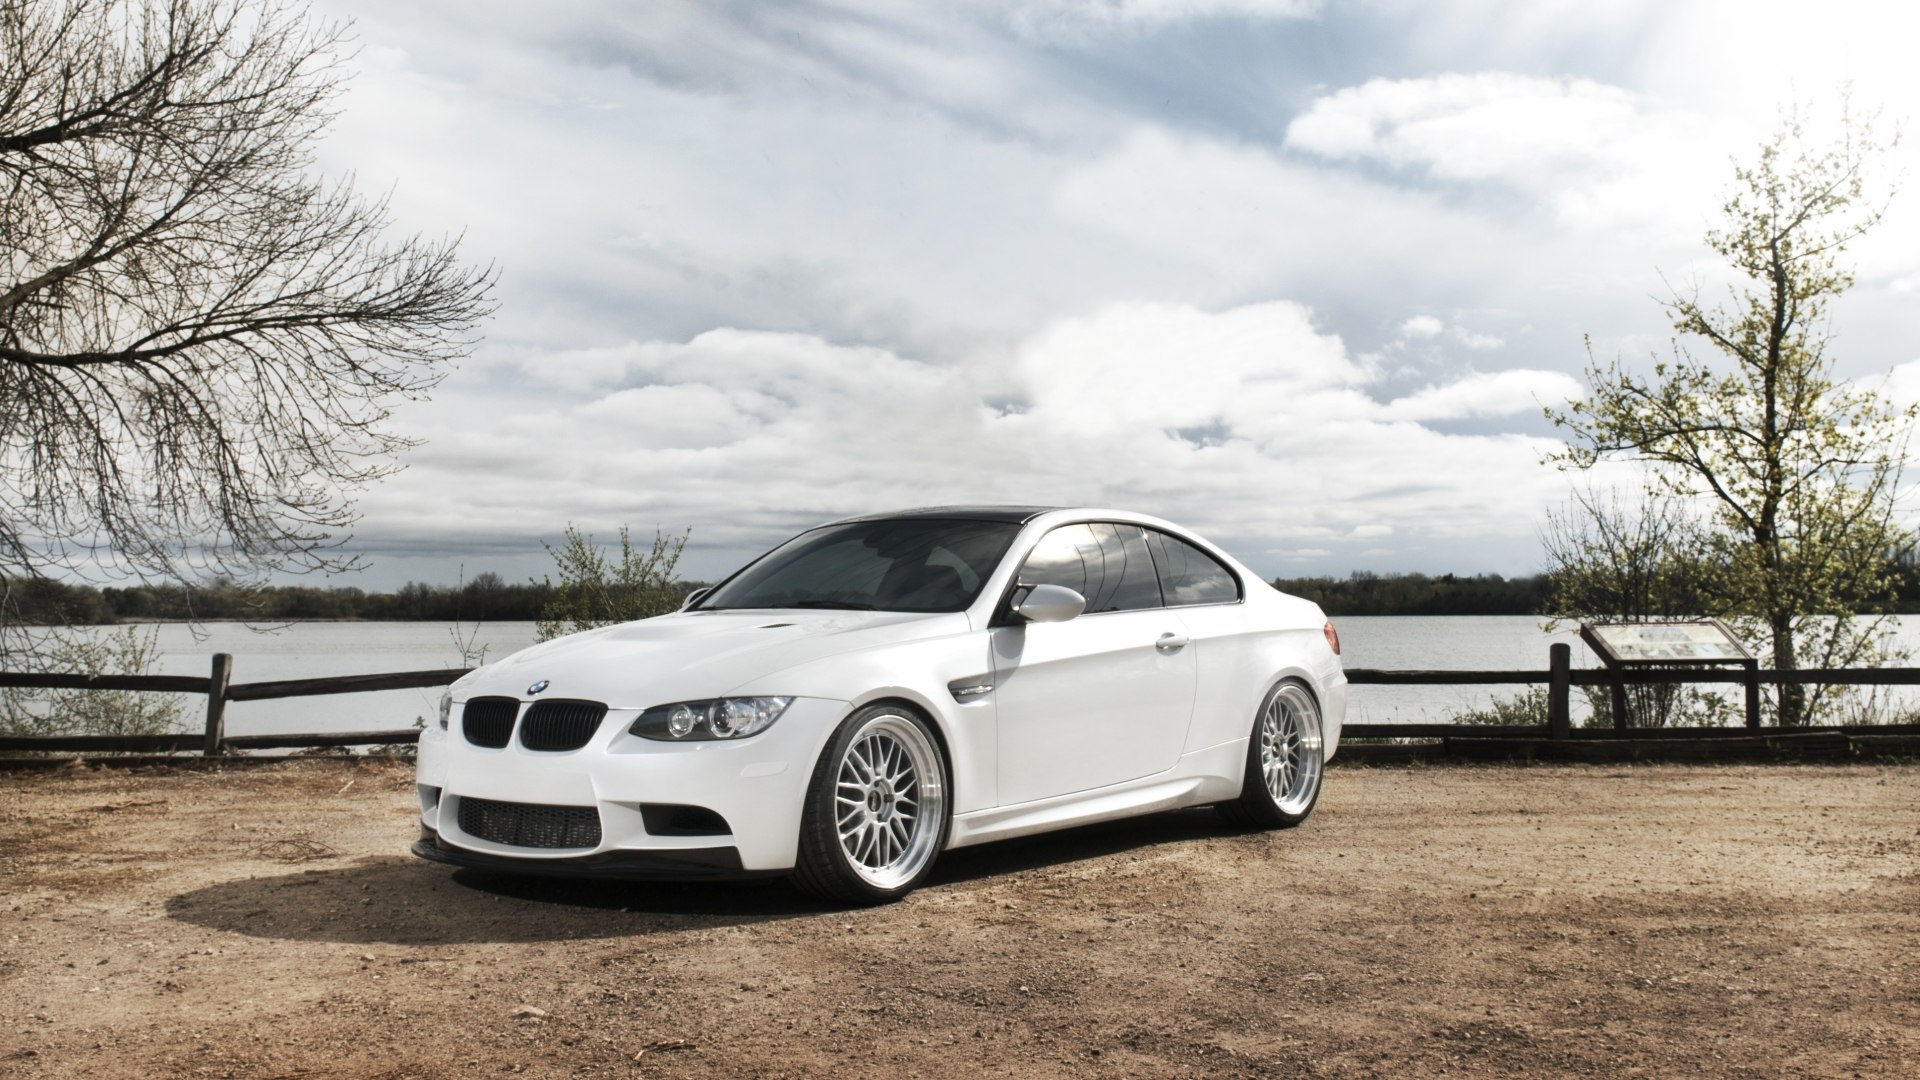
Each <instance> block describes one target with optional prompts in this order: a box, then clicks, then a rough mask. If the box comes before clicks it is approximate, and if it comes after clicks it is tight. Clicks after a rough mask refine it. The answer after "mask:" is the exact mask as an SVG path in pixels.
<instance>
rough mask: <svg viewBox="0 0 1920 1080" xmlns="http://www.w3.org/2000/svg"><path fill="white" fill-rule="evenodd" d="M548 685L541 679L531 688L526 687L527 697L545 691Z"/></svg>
mask: <svg viewBox="0 0 1920 1080" xmlns="http://www.w3.org/2000/svg"><path fill="white" fill-rule="evenodd" d="M549 685H551V684H549V683H548V682H547V680H545V679H541V680H540V681H539V682H537V683H534V684H533V685H532V686H529V687H527V696H528V697H532V696H533V695H535V694H537V693H539V692H540V691H542V690H545V689H546V688H547V687H548V686H549Z"/></svg>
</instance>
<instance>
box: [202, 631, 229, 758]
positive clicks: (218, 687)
mask: <svg viewBox="0 0 1920 1080" xmlns="http://www.w3.org/2000/svg"><path fill="white" fill-rule="evenodd" d="M232 678H233V654H232V653H223V652H217V653H214V654H213V671H212V674H211V675H210V677H209V679H208V684H207V741H206V744H205V745H204V746H202V747H201V750H200V753H201V754H202V755H203V756H205V757H218V756H220V742H221V740H222V739H225V738H226V737H227V683H228V682H229V681H230V680H231V679H232Z"/></svg>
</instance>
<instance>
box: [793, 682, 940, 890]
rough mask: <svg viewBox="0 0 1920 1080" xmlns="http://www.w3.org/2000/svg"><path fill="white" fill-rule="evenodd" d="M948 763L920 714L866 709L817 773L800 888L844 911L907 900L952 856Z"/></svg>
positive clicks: (839, 733)
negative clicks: (945, 852) (946, 854)
mask: <svg viewBox="0 0 1920 1080" xmlns="http://www.w3.org/2000/svg"><path fill="white" fill-rule="evenodd" d="M949 783H950V781H949V777H948V767H947V760H946V756H945V755H944V754H942V753H941V752H940V743H939V741H938V740H937V739H935V738H934V735H933V729H932V728H931V727H930V726H928V724H927V721H926V720H925V719H924V718H923V717H921V716H920V715H919V714H918V713H916V712H914V711H913V710H912V709H909V708H906V707H905V706H901V705H895V704H885V703H883V704H878V705H869V706H867V707H866V708H864V709H859V710H856V711H855V712H854V713H853V715H851V716H849V717H847V718H846V720H844V721H842V722H841V724H840V727H839V728H838V729H836V730H835V731H834V733H833V738H831V739H829V740H827V748H826V750H825V752H823V753H822V754H821V755H820V761H819V762H818V763H817V764H816V765H815V766H814V768H813V779H812V780H811V781H810V782H809V783H808V785H807V800H806V805H805V808H804V809H803V810H802V812H801V815H800V848H799V854H798V859H797V861H796V863H795V865H794V883H795V884H797V885H798V886H799V887H800V888H801V889H802V890H803V891H805V892H808V893H812V894H813V895H815V896H820V897H825V898H826V899H829V900H837V901H840V902H842V903H847V904H884V903H889V902H891V901H894V900H898V899H900V898H901V897H903V896H905V895H907V894H908V893H909V892H912V891H913V888H914V886H916V885H918V884H920V882H921V881H922V880H924V879H925V878H926V876H927V874H928V872H929V871H931V870H932V869H933V863H934V860H935V859H937V858H939V856H940V851H941V849H943V848H945V847H946V846H947V831H948V828H949V826H950V823H951V819H950V817H949V815H948V812H947V804H948V801H947V789H948V785H949Z"/></svg>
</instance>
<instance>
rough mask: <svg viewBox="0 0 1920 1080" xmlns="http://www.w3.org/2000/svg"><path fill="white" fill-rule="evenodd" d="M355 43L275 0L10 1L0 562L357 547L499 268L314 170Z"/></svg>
mask: <svg viewBox="0 0 1920 1080" xmlns="http://www.w3.org/2000/svg"><path fill="white" fill-rule="evenodd" d="M344 49H345V44H344V30H343V28H341V27H339V26H315V25H310V24H309V22H308V20H307V19H306V17H305V13H304V11H303V10H301V9H300V8H299V7H298V6H290V5H289V4H286V3H283V2H280V0H0V401H4V402H5V409H4V410H0V571H13V572H20V573H28V574H37V573H43V572H45V571H46V570H48V569H52V568H57V567H62V566H73V565H77V564H78V563H79V562H81V561H83V560H89V559H103V560H104V561H105V562H106V564H108V565H110V566H112V567H114V568H115V569H118V570H122V571H126V572H131V573H134V574H137V575H140V576H143V577H153V578H167V579H175V580H186V579H188V578H190V577H195V576H199V574H200V573H222V572H234V573H241V574H246V575H251V574H254V573H257V572H259V571H263V570H268V569H274V568H293V569H315V568H321V569H330V568H338V567H341V566H345V565H349V564H351V563H352V562H353V560H352V559H351V558H350V557H347V556H344V555H343V554H342V552H341V548H340V545H341V543H342V542H343V541H344V539H345V536H344V532H343V530H345V529H346V528H347V527H349V526H350V525H351V524H352V523H353V521H354V520H355V514H354V510H353V504H352V500H351V493H352V492H353V491H354V490H356V489H358V488H359V487H361V486H363V485H365V484H367V483H369V482H371V481H373V480H376V479H378V478H380V477H382V476H385V475H387V474H388V473H390V472H392V471H393V470H394V469H395V468H396V467H397V466H396V465H395V463H394V455H395V453H396V452H397V451H399V450H401V449H403V448H405V447H406V446H408V445H409V444H410V441H409V440H408V439H406V438H404V437H402V436H400V435H398V434H396V433H394V432H393V431H391V430H389V429H388V427H387V426H386V423H385V422H386V420H387V419H388V416H389V413H390V410H391V409H392V407H393V404H394V403H395V402H396V401H399V400H404V399H409V398H418V397H421V396H423V395H424V394H425V393H426V392H427V391H428V390H429V388H431V387H432V386H433V385H434V384H435V383H436V382H437V381H438V380H439V379H440V377H441V376H442V375H443V374H444V373H445V372H446V370H447V368H448V367H449V365H450V364H451V363H452V362H453V361H454V360H456V359H457V358H459V357H461V356H463V355H464V354H465V353H466V352H467V351H468V349H469V347H470V345H471V335H472V333H473V331H474V328H475V326H476V325H477V323H478V321H479V320H480V319H481V318H482V317H484V316H485V315H486V314H487V313H488V312H489V311H490V309H491V301H490V299H489V294H490V291H491V286H492V274H491V272H490V271H488V270H477V269H471V268H467V267H464V266H463V265H462V264H461V263H460V262H459V261H458V259H457V247H458V244H457V242H456V241H451V240H447V241H439V242H429V241H424V240H421V239H420V238H418V237H401V238H390V237H389V236H388V235H387V232H388V230H387V225H388V214H387V211H386V207H385V204H384V203H383V202H381V201H371V202H370V201H368V200H365V199H363V198H361V197H359V196H357V195H355V194H354V193H353V191H352V189H351V186H350V183H349V182H348V181H345V180H341V181H329V180H325V179H321V178H318V177H316V176H315V174H314V155H313V145H314V142H315V140H316V138H317V137H318V136H319V135H320V134H321V133H322V132H323V130H324V129H325V128H326V126H327V124H328V123H329V121H330V120H331V118H332V115H333V114H332V103H333V100H334V97H335V95H336V94H337V93H338V92H339V90H340V87H341V84H342V82H343V80H344V79H345V76H346V72H345V70H344V67H343V61H344V55H345V54H344ZM189 571H192V572H191V573H190V572H189Z"/></svg>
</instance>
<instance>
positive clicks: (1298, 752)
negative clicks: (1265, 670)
mask: <svg viewBox="0 0 1920 1080" xmlns="http://www.w3.org/2000/svg"><path fill="white" fill-rule="evenodd" d="M1259 738H1260V778H1261V780H1262V781H1263V782H1264V783H1265V784H1266V786H1267V795H1268V797H1269V798H1271V799H1272V800H1273V804H1274V805H1275V806H1277V807H1279V808H1280V812H1281V813H1283V814H1302V813H1305V812H1306V811H1307V808H1309V807H1311V806H1312V805H1313V800H1314V796H1315V795H1317V794H1318V793H1319V791H1320V769H1321V765H1322V760H1323V757H1324V755H1323V753H1322V751H1323V749H1324V747H1323V744H1322V742H1321V737H1320V708H1319V706H1317V705H1315V704H1314V702H1313V695H1312V694H1309V693H1307V690H1306V688H1305V687H1303V686H1301V685H1300V684H1298V683H1286V684H1284V685H1282V686H1281V687H1280V689H1279V690H1277V691H1276V692H1275V693H1274V695H1273V697H1271V698H1269V699H1268V700H1267V707H1266V709H1265V711H1263V712H1262V713H1261V714H1260V735H1259Z"/></svg>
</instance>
